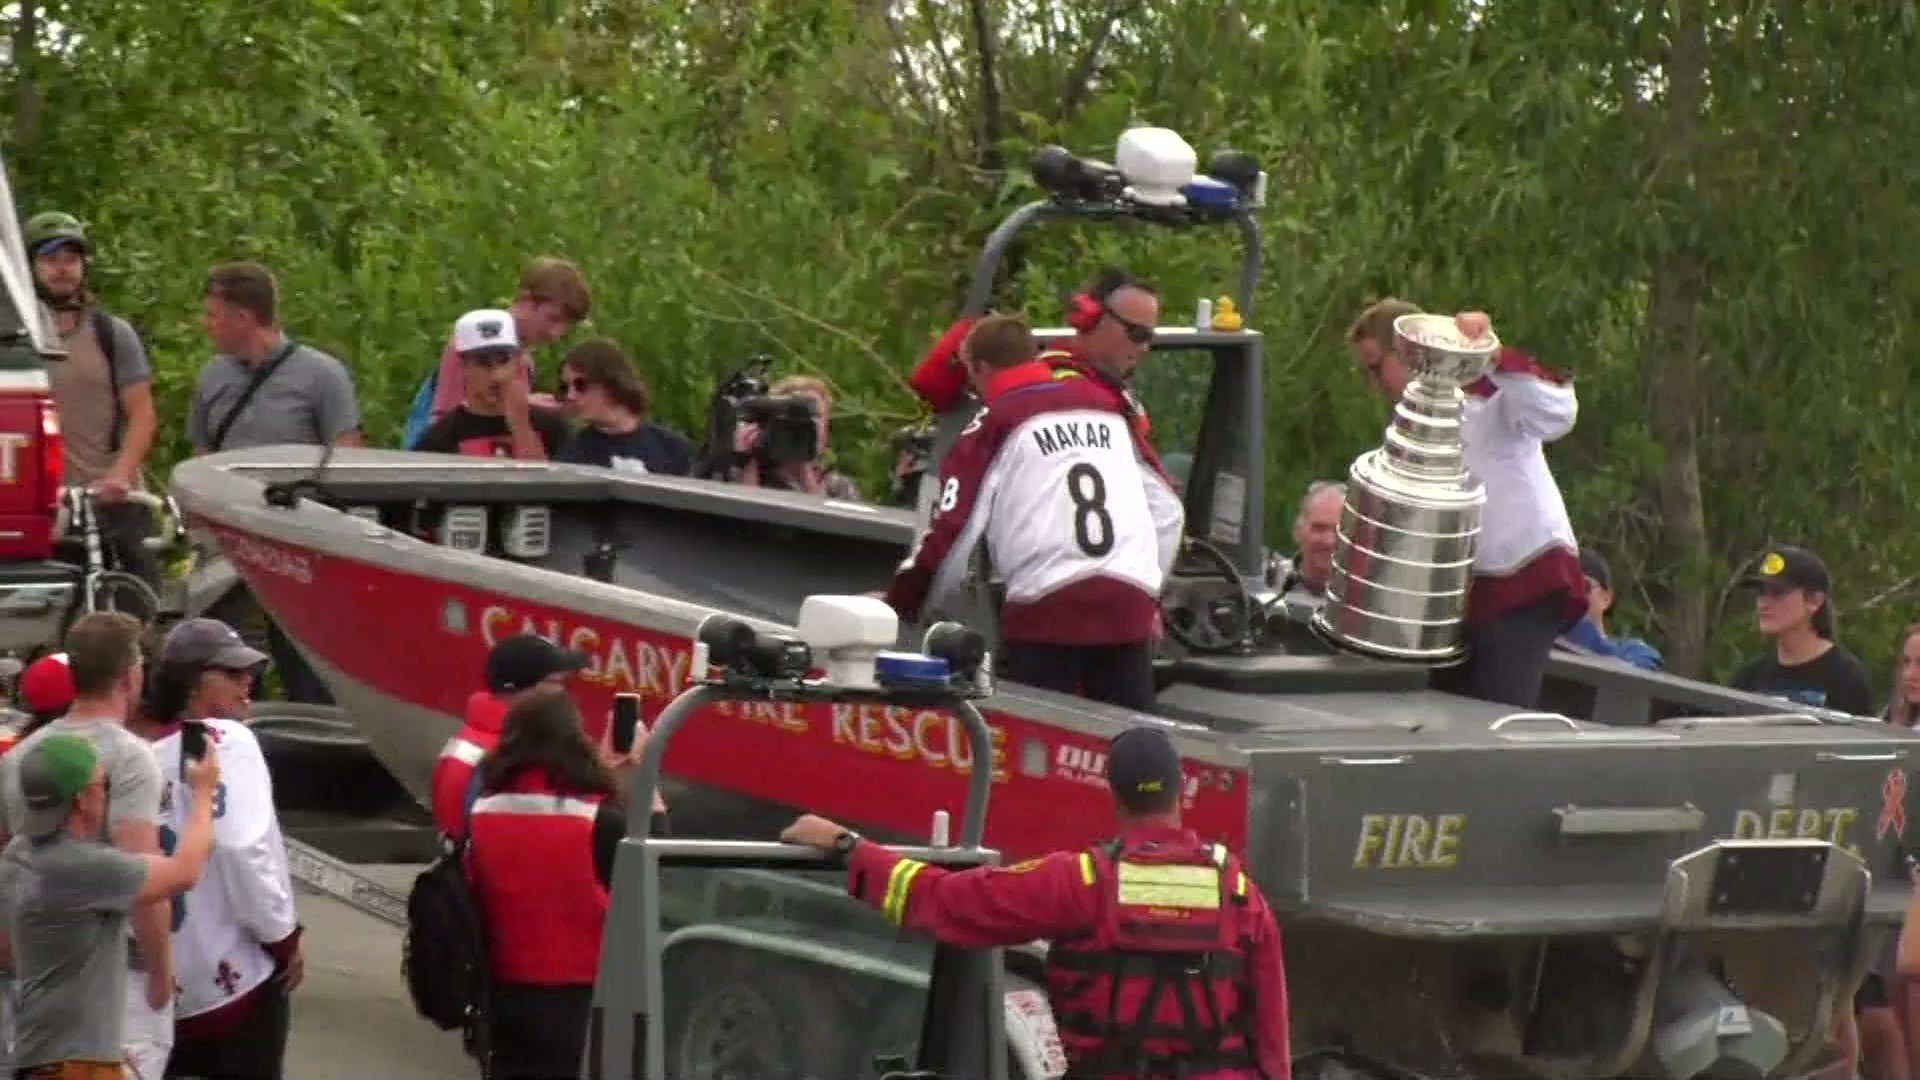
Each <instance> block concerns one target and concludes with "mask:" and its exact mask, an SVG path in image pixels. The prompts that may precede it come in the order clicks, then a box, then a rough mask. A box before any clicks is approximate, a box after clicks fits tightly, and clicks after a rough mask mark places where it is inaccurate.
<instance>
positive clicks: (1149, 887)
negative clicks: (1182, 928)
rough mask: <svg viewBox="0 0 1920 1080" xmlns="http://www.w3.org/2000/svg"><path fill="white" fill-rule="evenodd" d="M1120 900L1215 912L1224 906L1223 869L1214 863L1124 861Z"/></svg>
mask: <svg viewBox="0 0 1920 1080" xmlns="http://www.w3.org/2000/svg"><path fill="white" fill-rule="evenodd" d="M1119 884H1120V888H1119V900H1120V903H1122V904H1124V905H1127V906H1129V907H1170V908H1190V909H1194V910H1207V911H1214V910H1218V909H1219V907H1220V871H1219V870H1217V869H1215V868H1213V867H1211V866H1142V865H1140V864H1139V863H1129V862H1123V863H1121V864H1120V883H1119Z"/></svg>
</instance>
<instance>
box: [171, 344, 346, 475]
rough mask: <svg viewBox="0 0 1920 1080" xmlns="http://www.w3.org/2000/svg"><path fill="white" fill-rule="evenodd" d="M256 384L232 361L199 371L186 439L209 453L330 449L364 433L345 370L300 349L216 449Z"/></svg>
mask: <svg viewBox="0 0 1920 1080" xmlns="http://www.w3.org/2000/svg"><path fill="white" fill-rule="evenodd" d="M252 379H253V370H252V369H251V368H248V367H247V366H246V365H245V364H243V363H241V362H240V361H239V360H236V359H234V358H233V357H231V356H216V357H214V358H213V360H212V361H211V362H209V363H208V364H207V366H206V367H204V368H202V369H201V370H200V382H199V385H197V386H195V387H194V391H193V407H192V409H191V410H190V411H189V412H188V413H187V438H188V439H190V440H191V441H192V442H193V445H195V446H204V447H206V448H208V449H210V450H211V449H220V450H244V449H246V448H247V447H250V446H275V445H278V444H281V443H302V444H305V445H307V446H325V445H327V444H329V443H332V442H333V441H334V440H336V439H338V438H339V437H340V436H342V435H345V434H347V433H349V432H351V431H354V430H356V429H358V428H359V427H360V402H359V399H358V398H356V397H355V396H354V392H353V376H352V375H350V374H348V373H347V368H346V365H345V364H342V363H341V362H340V361H338V360H335V359H334V358H333V357H331V356H328V355H327V354H326V353H323V352H321V351H320V350H319V349H316V348H314V347H313V346H311V345H300V344H296V345H295V346H294V347H293V351H292V352H290V353H288V354H287V357H286V359H285V360H282V361H281V362H280V363H279V364H278V365H277V366H276V367H275V368H274V369H273V373H272V374H270V375H268V376H267V379H266V381H265V382H263V383H261V384H260V389H259V390H257V391H255V392H254V395H253V397H252V399H251V400H249V401H248V402H247V404H246V408H245V409H244V410H242V411H241V413H240V416H239V418H238V419H236V420H234V422H233V426H232V427H231V428H230V429H228V431H227V437H226V441H225V442H223V443H221V444H220V446H219V447H217V448H216V447H214V445H213V436H214V434H215V432H217V431H219V429H220V427H221V425H223V424H225V423H226V422H227V414H228V413H229V412H231V411H232V410H233V407H234V405H235V404H237V403H238V402H239V400H240V395H241V394H243V393H245V392H246V389H247V384H248V383H249V382H251V381H252Z"/></svg>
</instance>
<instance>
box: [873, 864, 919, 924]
mask: <svg viewBox="0 0 1920 1080" xmlns="http://www.w3.org/2000/svg"><path fill="white" fill-rule="evenodd" d="M926 868H927V864H926V863H923V862H917V861H915V860H913V859H901V860H900V861H899V862H897V863H894V864H893V872H892V873H890V874H888V875H887V898H886V900H885V901H884V902H883V903H882V904H881V905H880V913H881V914H883V915H885V916H886V917H887V918H888V919H890V920H892V922H893V924H894V925H895V926H905V925H906V922H907V897H908V895H909V894H910V893H911V891H912V889H913V879H914V878H916V877H919V876H920V871H922V870H925V869H926Z"/></svg>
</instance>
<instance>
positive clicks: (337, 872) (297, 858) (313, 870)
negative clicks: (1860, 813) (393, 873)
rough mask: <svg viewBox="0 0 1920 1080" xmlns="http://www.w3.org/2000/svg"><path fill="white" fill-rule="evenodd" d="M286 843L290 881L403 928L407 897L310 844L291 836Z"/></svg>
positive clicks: (404, 925)
mask: <svg viewBox="0 0 1920 1080" xmlns="http://www.w3.org/2000/svg"><path fill="white" fill-rule="evenodd" d="M286 844H287V870H288V872H289V873H290V874H291V875H292V876H293V880H295V881H297V882H299V883H300V884H302V885H305V886H307V887H308V888H310V889H312V890H313V891H314V892H317V893H319V894H321V895H322V896H330V897H332V898H333V899H335V900H338V901H340V902H341V903H343V904H346V905H347V906H348V907H351V908H353V909H354V910H356V911H360V912H364V913H365V914H368V915H371V916H373V917H374V918H376V919H379V920H380V921H381V922H384V923H386V924H387V925H389V926H393V927H397V928H399V929H403V930H404V929H405V928H406V925H407V898H406V897H404V896H402V895H400V894H399V893H397V892H394V891H393V890H392V889H389V888H387V887H386V886H385V885H382V884H381V883H379V882H377V881H375V880H373V879H372V878H371V877H368V876H367V875H365V874H363V873H361V872H360V871H358V870H356V869H354V868H353V866H352V865H350V864H348V863H345V862H342V861H341V860H339V859H336V858H334V857H333V856H331V855H329V854H327V853H326V852H324V851H321V850H320V849H319V848H317V847H314V846H313V845H312V844H308V843H306V842H304V841H301V840H296V839H294V838H293V837H290V836H289V837H287V838H286Z"/></svg>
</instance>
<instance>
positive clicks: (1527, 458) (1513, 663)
mask: <svg viewBox="0 0 1920 1080" xmlns="http://www.w3.org/2000/svg"><path fill="white" fill-rule="evenodd" d="M1419 310H1420V309H1419V308H1417V307H1414V306H1413V305H1412V304H1409V303H1407V302H1406V301H1404V300H1395V299H1392V298H1388V299H1385V300H1381V301H1378V302H1376V303H1375V304H1373V305H1372V306H1371V307H1369V308H1367V309H1366V310H1365V311H1363V312H1361V313H1360V317H1359V318H1357V319H1355V320H1354V322H1353V326H1352V328H1351V329H1349V330H1348V331H1347V340H1348V342H1349V343H1350V344H1351V345H1352V347H1353V355H1354V362H1355V363H1356V364H1357V365H1358V366H1359V367H1360V370H1361V371H1362V372H1363V373H1364V374H1365V375H1366V376H1367V380H1368V381H1369V382H1370V383H1372V384H1373V386H1374V388H1375V389H1377V390H1378V391H1379V392H1380V394H1381V396H1383V397H1385V398H1386V399H1387V400H1388V401H1391V402H1398V401H1399V400H1400V396H1401V394H1402V393H1404V392H1405V391H1406V388H1407V384H1408V383H1409V382H1411V381H1412V379H1413V377H1412V373H1411V372H1409V371H1408V370H1407V368H1406V365H1405V364H1403V363H1402V362H1401V361H1400V357H1399V354H1398V353H1397V352H1396V351H1395V349H1394V343H1393V321H1394V320H1395V319H1397V318H1399V317H1400V316H1402V315H1412V314H1416V313H1418V312H1419ZM1456 320H1457V322H1458V323H1459V326H1460V331H1461V333H1462V334H1464V335H1466V336H1467V337H1469V338H1472V337H1479V336H1481V335H1484V334H1487V333H1489V332H1490V331H1491V330H1492V324H1491V323H1490V322H1489V321H1488V319H1487V317H1486V316H1485V315H1483V314H1481V313H1479V312H1464V313H1462V314H1460V315H1459V316H1457V317H1456ZM1464 389H1465V390H1466V397H1467V400H1466V409H1465V411H1464V413H1463V414H1462V416H1461V440H1462V442H1463V444H1464V449H1465V451H1466V459H1467V469H1468V471H1469V472H1471V473H1472V474H1473V476H1474V477H1475V478H1477V479H1478V480H1479V481H1480V482H1481V483H1482V484H1483V485H1485V487H1486V492H1487V502H1486V507H1485V509H1483V510H1482V511H1481V517H1480V536H1479V538H1478V540H1477V541H1476V543H1475V545H1474V553H1473V585H1472V588H1471V591H1469V592H1468V594H1467V643H1468V645H1469V647H1470V649H1471V652H1470V653H1469V655H1468V659H1467V662H1466V663H1465V664H1462V665H1460V666H1459V667H1458V668H1455V669H1452V670H1450V671H1449V672H1448V673H1447V676H1446V678H1447V679H1449V680H1450V681H1451V684H1452V685H1453V686H1454V688H1456V689H1458V690H1459V691H1461V692H1463V693H1467V694H1470V695H1472V696H1473V697H1477V698H1480V699H1482V700H1485V701H1494V702H1500V703H1502V704H1506V705H1512V706H1514V707H1515V708H1520V709H1531V708H1533V707H1534V706H1535V704H1536V703H1537V702H1538V699H1539V697H1540V685H1541V683H1542V682H1543V681H1544V680H1545V678H1546V670H1547V657H1548V655H1549V654H1550V653H1551V652H1552V651H1553V643H1554V641H1555V639H1557V638H1558V637H1559V636H1560V635H1561V634H1562V633H1564V632H1565V631H1566V630H1567V629H1568V628H1569V627H1571V626H1573V624H1574V623H1576V622H1578V621H1579V620H1580V618H1581V617H1582V616H1584V615H1585V614H1586V611H1587V579H1586V575H1585V573H1584V572H1582V571H1581V569H1580V545H1579V542H1578V541H1577V540H1575V539H1574V535H1573V524H1572V522H1571V521H1570V520H1569V519H1568V517H1567V504H1566V501H1565V500H1564V499H1563V498H1562V497H1561V495H1560V485H1559V484H1558V483H1557V482H1555V480H1554V478H1553V470H1551V469H1550V468H1548V467H1547V454H1546V444H1547V443H1550V442H1554V441H1557V440H1558V439H1560V438H1561V437H1562V436H1564V435H1566V434H1567V433H1568V432H1569V431H1572V430H1573V422H1574V418H1575V417H1576V416H1577V415H1578V412H1579V404H1578V401H1577V400H1576V399H1575V397H1574V393H1573V380H1572V378H1571V377H1569V376H1567V375H1565V374H1563V373H1561V372H1558V371H1554V370H1551V369H1549V368H1546V367H1543V366H1542V365H1541V364H1540V363H1539V361H1537V360H1535V359H1534V358H1533V357H1531V356H1528V355H1527V354H1526V353H1523V352H1521V351H1519V350H1518V349H1506V348H1503V349H1501V350H1500V352H1499V353H1498V354H1497V355H1496V356H1495V358H1494V362H1493V363H1492V364H1491V365H1490V366H1489V367H1488V368H1487V371H1486V374H1484V375H1482V376H1481V377H1480V378H1479V379H1477V380H1475V381H1474V382H1472V383H1470V384H1468V385H1467V386H1466V387H1465V388H1464Z"/></svg>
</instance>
